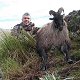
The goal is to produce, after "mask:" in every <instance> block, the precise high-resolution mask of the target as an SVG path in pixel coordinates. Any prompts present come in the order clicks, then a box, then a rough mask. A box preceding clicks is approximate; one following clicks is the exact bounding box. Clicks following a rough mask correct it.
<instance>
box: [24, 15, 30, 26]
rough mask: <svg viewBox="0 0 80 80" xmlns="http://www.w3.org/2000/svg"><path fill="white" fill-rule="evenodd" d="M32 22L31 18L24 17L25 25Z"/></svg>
mask: <svg viewBox="0 0 80 80" xmlns="http://www.w3.org/2000/svg"><path fill="white" fill-rule="evenodd" d="M30 21H31V18H30V16H23V18H22V22H23V24H24V25H28V24H29V23H30Z"/></svg>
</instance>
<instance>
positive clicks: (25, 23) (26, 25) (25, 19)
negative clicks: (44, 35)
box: [11, 13, 39, 37]
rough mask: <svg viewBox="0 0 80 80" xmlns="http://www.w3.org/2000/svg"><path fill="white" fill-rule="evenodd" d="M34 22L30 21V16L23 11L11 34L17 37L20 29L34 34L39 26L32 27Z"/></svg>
mask: <svg viewBox="0 0 80 80" xmlns="http://www.w3.org/2000/svg"><path fill="white" fill-rule="evenodd" d="M34 26H35V24H34V23H32V22H31V16H30V14H29V13H24V14H23V16H22V22H21V23H20V24H17V25H15V26H14V27H13V29H12V30H11V35H13V36H16V37H19V35H20V34H21V32H22V30H24V31H26V32H29V33H30V34H35V33H36V32H37V30H38V29H39V28H37V27H34Z"/></svg>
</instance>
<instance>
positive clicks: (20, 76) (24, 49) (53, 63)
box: [0, 11, 80, 80]
mask: <svg viewBox="0 0 80 80" xmlns="http://www.w3.org/2000/svg"><path fill="white" fill-rule="evenodd" d="M77 12H78V11H77ZM76 14H77V13H76ZM78 14H79V13H78ZM78 14H77V15H78ZM69 15H72V13H71V14H69ZM70 19H71V20H70V21H72V20H74V19H73V18H72V17H71V18H70ZM75 19H77V18H75ZM71 24H73V21H72V22H71V23H70V25H69V23H68V25H69V26H71ZM77 25H79V24H78V23H77ZM71 28H73V27H71ZM71 28H69V32H70V38H71V41H72V50H71V51H70V54H71V58H72V59H73V60H74V64H67V63H66V62H64V60H63V55H62V54H61V53H60V52H59V51H58V50H57V49H51V50H50V52H49V53H50V54H48V56H49V58H48V62H49V66H48V67H49V68H48V70H46V71H40V68H39V66H40V64H41V59H40V58H39V57H38V55H37V54H36V48H35V39H34V38H33V37H32V36H31V35H29V34H28V33H25V32H24V36H23V37H22V39H16V38H14V37H12V36H11V35H10V34H9V33H6V32H4V31H2V30H1V34H0V68H1V70H2V72H3V77H4V80H39V79H40V80H63V79H64V80H67V79H71V80H80V33H79V31H80V30H79V29H78V33H76V31H75V32H74V34H75V36H74V35H73V31H71ZM0 72H1V71H0Z"/></svg>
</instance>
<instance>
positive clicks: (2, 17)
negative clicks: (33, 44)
mask: <svg viewBox="0 0 80 80" xmlns="http://www.w3.org/2000/svg"><path fill="white" fill-rule="evenodd" d="M60 7H63V8H64V13H65V14H66V15H67V14H68V13H69V12H71V11H73V10H80V0H0V28H3V29H11V28H12V27H13V26H14V25H16V24H18V23H20V22H21V18H22V15H23V14H24V13H25V12H29V13H30V14H31V18H32V22H34V23H35V25H36V26H38V27H41V26H42V25H44V24H46V23H47V22H50V21H49V17H50V15H49V10H54V11H57V10H58V8H60Z"/></svg>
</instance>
